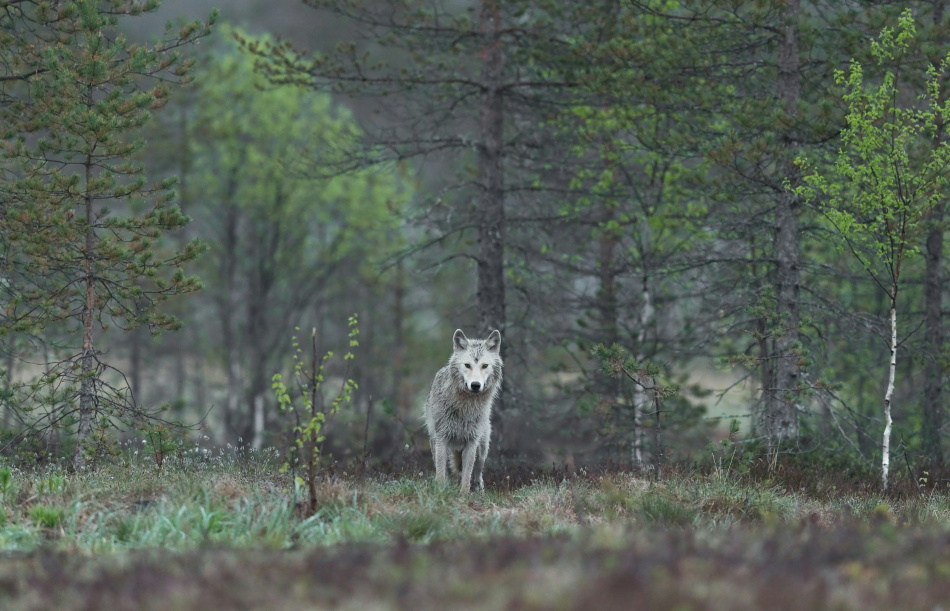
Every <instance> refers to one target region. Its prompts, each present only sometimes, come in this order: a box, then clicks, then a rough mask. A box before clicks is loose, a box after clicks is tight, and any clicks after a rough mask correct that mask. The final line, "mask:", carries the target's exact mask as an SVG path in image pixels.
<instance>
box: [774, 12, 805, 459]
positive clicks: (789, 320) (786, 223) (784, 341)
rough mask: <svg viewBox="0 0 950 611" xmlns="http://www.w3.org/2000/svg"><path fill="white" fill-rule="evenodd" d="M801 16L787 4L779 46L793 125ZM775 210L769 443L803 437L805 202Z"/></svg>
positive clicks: (785, 200)
mask: <svg viewBox="0 0 950 611" xmlns="http://www.w3.org/2000/svg"><path fill="white" fill-rule="evenodd" d="M798 15H799V2H798V0H788V1H787V2H786V3H785V7H784V11H783V13H782V18H781V24H780V36H781V37H780V40H779V48H778V68H779V70H778V98H779V100H780V101H781V102H782V103H783V106H784V109H785V114H786V117H787V122H788V124H789V125H790V126H791V125H794V119H795V118H796V117H797V116H798V100H799V97H800V94H801V76H800V59H799V49H798V34H797V31H796V21H797V19H798ZM792 130H793V128H792V127H788V128H786V131H785V134H784V141H785V143H786V149H787V150H786V154H785V157H784V159H783V162H782V163H781V164H780V168H781V172H782V178H783V179H784V178H789V179H791V180H792V181H793V184H794V182H795V178H794V176H795V171H796V170H795V166H794V163H793V160H794V159H795V150H796V148H797V146H796V145H795V138H794V134H793V133H792ZM777 199H778V201H777V206H776V210H775V225H776V227H775V262H776V270H775V284H776V299H777V304H776V306H777V310H778V314H779V316H780V317H781V318H782V327H783V333H782V334H781V335H780V336H779V337H778V338H777V339H776V342H775V349H776V354H777V357H778V358H777V362H776V364H775V392H772V393H769V394H768V396H767V398H766V405H767V407H766V410H767V414H768V430H767V433H768V437H769V443H770V445H771V444H772V443H773V442H774V443H780V442H781V441H784V440H790V439H796V438H797V437H798V407H797V405H796V395H797V392H796V388H797V386H798V377H799V371H798V363H797V359H795V358H794V357H793V356H792V352H793V350H794V349H795V345H796V344H797V343H798V340H799V334H798V327H799V321H800V312H799V294H800V284H801V243H800V236H799V222H798V209H799V207H800V202H799V201H798V198H797V197H795V195H793V194H792V193H790V192H787V191H782V192H781V193H779V195H778V198H777Z"/></svg>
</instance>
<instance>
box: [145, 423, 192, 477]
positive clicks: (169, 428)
mask: <svg viewBox="0 0 950 611" xmlns="http://www.w3.org/2000/svg"><path fill="white" fill-rule="evenodd" d="M140 432H141V433H142V435H143V439H142V441H143V445H144V449H145V451H146V452H148V453H149V454H151V455H152V460H154V461H155V468H156V469H161V468H162V466H163V465H164V464H165V460H166V459H167V458H168V457H169V456H170V455H171V453H172V452H177V451H179V450H181V448H182V446H183V437H184V433H185V431H184V428H183V427H181V426H180V425H175V424H173V423H165V424H158V423H154V422H152V423H148V424H146V425H145V426H143V427H142V428H141V430H140Z"/></svg>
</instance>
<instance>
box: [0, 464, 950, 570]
mask: <svg viewBox="0 0 950 611" xmlns="http://www.w3.org/2000/svg"><path fill="white" fill-rule="evenodd" d="M278 466H279V465H278V460H277V456H276V455H275V454H274V453H273V452H272V451H266V450H265V451H259V452H254V451H248V450H245V449H240V450H239V449H238V448H219V449H214V450H211V449H201V448H196V449H195V450H194V451H192V452H190V454H189V455H188V456H184V457H179V459H178V460H166V461H164V464H163V465H162V467H161V468H157V466H156V464H155V462H154V460H152V459H151V458H150V457H148V456H144V455H138V454H136V453H135V452H134V451H129V452H126V453H125V454H124V458H123V460H121V461H120V462H118V463H116V464H112V465H107V466H103V467H101V468H99V469H97V470H95V471H93V472H90V473H81V474H80V473H70V472H68V470H67V469H65V468H60V467H58V466H56V465H48V466H46V467H38V468H33V469H17V468H12V467H3V466H0V549H2V550H7V551H10V550H19V551H29V550H34V549H37V548H51V549H62V550H77V551H83V552H94V553H112V552H120V551H123V550H130V549H139V548H170V549H179V550H183V549H192V548H197V547H203V546H217V547H220V546H226V547H248V548H272V549H284V548H293V547H300V546H326V545H333V544H337V543H350V542H376V543H391V542H399V541H407V542H411V543H421V544H429V543H433V542H437V541H464V540H482V541H485V540H492V539H495V538H499V537H516V538H531V537H550V536H577V535H579V534H581V533H587V534H589V533H591V532H597V531H598V530H604V531H605V532H613V531H615V530H616V529H618V528H619V529H622V530H624V531H631V530H632V531H636V530H637V529H644V530H648V529H657V528H659V529H673V530H678V529H679V530H704V529H705V530H721V529H731V528H737V527H767V528H771V527H781V526H783V525H787V526H790V527H798V526H799V525H803V524H807V525H813V526H817V527H819V528H828V529H830V528H833V527H836V526H841V525H848V526H853V525H860V524H874V525H878V524H891V525H893V526H895V527H905V526H910V527H915V526H926V527H928V528H931V529H936V530H939V531H948V532H950V495H948V494H947V492H945V491H940V490H927V491H922V492H920V493H914V494H907V495H892V496H888V497H884V496H882V495H880V494H878V493H875V492H872V491H868V490H864V491H862V490H857V489H854V488H849V487H847V486H844V487H843V489H842V490H840V491H839V490H836V489H835V487H834V486H833V485H832V486H826V487H823V488H821V489H820V490H819V491H817V492H816V491H815V490H814V489H812V490H807V489H795V487H794V486H791V485H789V483H788V481H783V480H782V479H781V478H771V479H770V477H768V476H761V475H756V474H754V473H737V472H734V471H727V470H718V471H713V472H710V473H702V472H700V471H698V470H675V469H674V470H671V472H670V473H669V474H668V477H667V478H666V479H665V480H664V481H662V482H656V481H653V480H652V479H650V478H649V477H648V474H644V473H631V472H626V471H622V470H601V471H599V472H592V473H588V472H586V471H584V470H581V471H580V473H579V474H571V475H570V476H568V475H566V474H563V473H558V472H555V471H552V472H548V473H542V472H538V473H534V472H531V473H530V475H528V474H524V475H525V476H524V477H516V478H515V480H514V481H515V483H514V484H513V483H512V481H513V480H512V475H511V473H512V472H507V475H505V472H502V473H497V472H496V473H494V474H493V475H492V477H490V478H488V479H489V482H490V483H489V485H488V489H487V490H486V491H485V492H484V493H481V494H477V495H473V496H472V497H471V498H469V499H467V500H462V499H460V498H459V497H458V496H457V494H456V493H455V491H454V489H452V488H442V487H439V486H437V485H436V484H435V482H434V478H432V477H431V476H430V475H431V474H428V473H427V472H425V471H421V472H419V471H416V472H414V473H413V474H412V475H409V474H407V473H406V472H402V473H400V474H390V473H384V472H381V471H379V470H377V471H374V472H373V473H371V474H367V473H362V474H354V473H347V472H345V471H343V470H337V472H335V473H332V474H327V475H326V476H325V477H323V478H322V479H321V480H320V482H319V485H318V486H317V487H316V490H315V495H316V503H315V507H314V509H315V510H314V511H313V512H312V514H311V512H310V511H308V510H307V507H308V506H309V496H310V493H309V491H308V490H304V489H301V486H300V484H299V480H295V478H294V477H293V475H292V473H280V472H279V469H278ZM773 475H774V474H773ZM585 536H586V534H585Z"/></svg>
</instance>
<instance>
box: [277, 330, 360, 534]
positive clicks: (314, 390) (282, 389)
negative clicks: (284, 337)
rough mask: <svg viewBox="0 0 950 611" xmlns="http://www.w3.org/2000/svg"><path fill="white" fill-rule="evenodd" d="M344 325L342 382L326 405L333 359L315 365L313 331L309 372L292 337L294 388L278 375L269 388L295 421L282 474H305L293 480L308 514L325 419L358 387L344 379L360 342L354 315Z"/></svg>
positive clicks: (313, 503)
mask: <svg viewBox="0 0 950 611" xmlns="http://www.w3.org/2000/svg"><path fill="white" fill-rule="evenodd" d="M347 325H348V327H349V333H348V337H349V347H348V349H347V352H346V353H345V354H344V355H343V363H344V371H343V374H342V376H341V378H342V380H343V381H342V383H341V387H340V389H339V390H338V391H336V392H335V393H333V394H332V395H331V396H330V397H329V403H328V402H327V397H326V395H325V393H324V389H323V384H324V381H325V380H324V375H325V371H326V365H327V362H328V361H329V360H330V359H331V358H333V352H327V353H326V354H324V355H323V358H322V359H320V360H319V364H318V359H317V339H316V336H317V331H316V329H314V330H313V332H312V334H311V336H310V337H311V349H312V351H311V355H310V367H309V370H307V368H306V365H305V363H304V359H303V358H302V353H303V351H302V349H301V348H300V345H299V343H298V342H297V337H296V336H294V337H293V340H292V345H293V348H294V355H293V359H294V373H293V381H294V389H288V388H287V386H286V385H285V384H284V382H283V376H281V374H279V373H275V374H274V376H273V378H272V380H273V386H272V387H273V390H274V395H275V396H276V397H277V403H278V405H279V407H280V411H281V412H282V413H284V414H287V415H291V416H293V418H294V420H295V425H294V426H293V428H292V429H291V430H292V441H291V444H292V445H291V447H290V448H289V451H288V452H287V455H286V460H285V462H284V464H283V466H282V467H281V472H286V471H287V470H289V469H291V468H292V469H293V471H294V472H296V471H297V469H300V470H302V471H303V473H304V474H305V477H306V479H304V478H303V477H299V476H297V477H295V478H294V479H295V484H296V485H297V486H301V487H302V486H303V485H304V484H306V486H307V489H308V491H309V495H310V496H309V505H308V510H307V511H308V515H309V514H312V513H314V512H315V511H316V510H317V507H316V505H317V493H316V490H317V473H318V471H319V462H320V448H321V446H322V444H323V440H324V437H323V435H322V434H321V431H322V429H323V425H324V423H325V422H326V420H327V417H328V416H332V415H334V414H336V413H337V412H338V411H339V409H340V407H341V406H342V405H345V404H348V403H349V402H350V401H351V400H352V397H353V391H354V390H355V389H356V388H357V385H356V382H354V381H353V380H351V379H349V378H347V372H348V371H349V364H350V361H352V360H353V358H354V357H353V352H352V350H353V349H354V348H356V347H358V346H359V340H358V339H357V338H358V336H359V328H358V327H357V318H356V315H355V314H354V315H352V316H350V318H349V320H348V321H347ZM298 401H299V404H298V403H297V402H298Z"/></svg>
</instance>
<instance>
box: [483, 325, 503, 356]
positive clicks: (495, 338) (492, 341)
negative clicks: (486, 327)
mask: <svg viewBox="0 0 950 611" xmlns="http://www.w3.org/2000/svg"><path fill="white" fill-rule="evenodd" d="M485 347H486V348H488V350H489V351H491V352H498V350H499V349H500V348H501V333H499V332H498V329H495V330H494V331H492V332H491V334H489V336H488V339H486V340H485Z"/></svg>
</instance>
